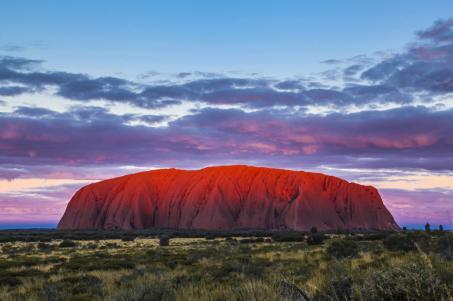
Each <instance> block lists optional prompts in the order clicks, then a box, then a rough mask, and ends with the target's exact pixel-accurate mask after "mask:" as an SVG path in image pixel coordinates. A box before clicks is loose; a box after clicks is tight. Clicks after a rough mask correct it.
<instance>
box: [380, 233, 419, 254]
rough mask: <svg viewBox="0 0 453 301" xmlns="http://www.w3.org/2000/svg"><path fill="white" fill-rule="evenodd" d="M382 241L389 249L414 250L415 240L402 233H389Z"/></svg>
mask: <svg viewBox="0 0 453 301" xmlns="http://www.w3.org/2000/svg"><path fill="white" fill-rule="evenodd" d="M382 243H383V244H384V247H385V248H386V249H387V250H389V251H405V252H407V251H411V250H415V249H416V247H415V240H414V239H413V238H411V237H409V236H408V235H404V234H391V235H389V236H387V237H386V238H385V239H384V240H383V241H382Z"/></svg>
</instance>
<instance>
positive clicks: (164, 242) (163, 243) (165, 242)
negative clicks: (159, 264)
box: [159, 236, 170, 247]
mask: <svg viewBox="0 0 453 301" xmlns="http://www.w3.org/2000/svg"><path fill="white" fill-rule="evenodd" d="M169 245H170V237H168V236H161V237H160V238H159V246H161V247H166V246H169Z"/></svg>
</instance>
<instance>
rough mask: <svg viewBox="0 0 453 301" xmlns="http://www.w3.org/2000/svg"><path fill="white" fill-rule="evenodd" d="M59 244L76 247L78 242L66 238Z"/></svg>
mask: <svg viewBox="0 0 453 301" xmlns="http://www.w3.org/2000/svg"><path fill="white" fill-rule="evenodd" d="M58 246H59V247H60V248H74V247H76V246H77V244H76V243H75V242H73V241H72V240H69V239H64V240H63V241H62V242H61V243H60V244H59V245H58Z"/></svg>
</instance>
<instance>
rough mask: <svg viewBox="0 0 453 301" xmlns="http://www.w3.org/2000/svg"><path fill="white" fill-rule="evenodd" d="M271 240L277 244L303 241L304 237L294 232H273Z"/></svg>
mask: <svg viewBox="0 0 453 301" xmlns="http://www.w3.org/2000/svg"><path fill="white" fill-rule="evenodd" d="M272 240H273V241H277V242H293V241H304V240H305V235H304V234H303V233H301V232H295V231H287V232H275V233H273V234H272Z"/></svg>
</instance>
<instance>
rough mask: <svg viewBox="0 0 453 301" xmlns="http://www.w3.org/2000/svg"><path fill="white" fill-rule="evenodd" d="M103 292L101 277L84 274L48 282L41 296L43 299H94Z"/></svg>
mask: <svg viewBox="0 0 453 301" xmlns="http://www.w3.org/2000/svg"><path fill="white" fill-rule="evenodd" d="M102 293H103V288H102V281H101V279H99V278H98V277H95V276H91V275H82V276H73V277H67V278H63V279H60V280H57V281H53V282H48V283H46V284H45V285H44V287H43V289H42V291H41V296H40V297H41V298H42V299H43V300H93V299H96V297H101V296H102Z"/></svg>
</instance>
